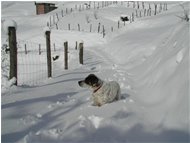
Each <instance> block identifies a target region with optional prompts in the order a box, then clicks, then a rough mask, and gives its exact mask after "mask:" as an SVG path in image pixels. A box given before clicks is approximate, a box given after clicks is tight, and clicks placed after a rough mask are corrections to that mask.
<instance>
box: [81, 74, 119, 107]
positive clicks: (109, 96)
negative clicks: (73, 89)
mask: <svg viewBox="0 0 190 143" xmlns="http://www.w3.org/2000/svg"><path fill="white" fill-rule="evenodd" d="M78 84H79V86H81V87H90V88H91V89H92V90H93V93H92V100H93V105H95V106H102V105H103V104H106V103H111V102H113V101H117V100H119V99H120V86H119V84H118V83H117V82H116V81H111V82H105V81H103V80H101V79H100V78H98V77H97V76H95V75H94V74H90V75H88V76H87V77H86V78H85V79H84V80H81V81H79V82H78Z"/></svg>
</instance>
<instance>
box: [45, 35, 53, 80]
mask: <svg viewBox="0 0 190 143" xmlns="http://www.w3.org/2000/svg"><path fill="white" fill-rule="evenodd" d="M45 34H46V48H47V69H48V78H49V77H52V67H51V44H50V31H46V32H45Z"/></svg>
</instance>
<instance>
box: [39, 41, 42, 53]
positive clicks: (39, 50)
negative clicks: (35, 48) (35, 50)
mask: <svg viewBox="0 0 190 143" xmlns="http://www.w3.org/2000/svg"><path fill="white" fill-rule="evenodd" d="M41 53H42V51H41V44H39V55H41Z"/></svg>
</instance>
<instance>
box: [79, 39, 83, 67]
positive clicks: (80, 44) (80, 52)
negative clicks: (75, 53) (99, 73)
mask: <svg viewBox="0 0 190 143" xmlns="http://www.w3.org/2000/svg"><path fill="white" fill-rule="evenodd" d="M79 63H80V64H83V42H81V43H79Z"/></svg>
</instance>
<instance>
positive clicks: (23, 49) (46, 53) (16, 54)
mask: <svg viewBox="0 0 190 143" xmlns="http://www.w3.org/2000/svg"><path fill="white" fill-rule="evenodd" d="M9 33H10V34H9V49H8V50H7V49H6V50H7V51H10V52H7V54H10V75H9V79H12V78H13V77H15V78H16V83H15V85H38V84H40V83H42V82H43V81H45V80H46V79H48V78H50V77H52V76H53V71H54V70H56V69H55V68H56V67H54V66H53V62H54V61H56V60H58V59H59V58H60V56H62V57H64V58H62V59H63V61H62V63H63V65H64V67H63V68H62V69H63V70H67V69H68V68H69V65H68V53H69V49H68V42H67V41H65V42H64V43H51V42H50V41H51V37H50V35H51V32H50V31H46V44H40V43H35V42H31V41H23V40H18V41H17V39H16V30H15V28H14V27H11V28H9ZM76 43H79V42H76ZM80 45H82V48H83V43H82V42H80V43H79V46H80ZM77 46H78V45H76V47H75V48H73V49H74V50H75V49H77ZM80 47H81V46H80ZM82 52H83V50H82ZM78 55H79V60H78V63H79V64H83V53H81V51H80V54H79V51H78ZM80 55H82V57H80Z"/></svg>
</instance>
